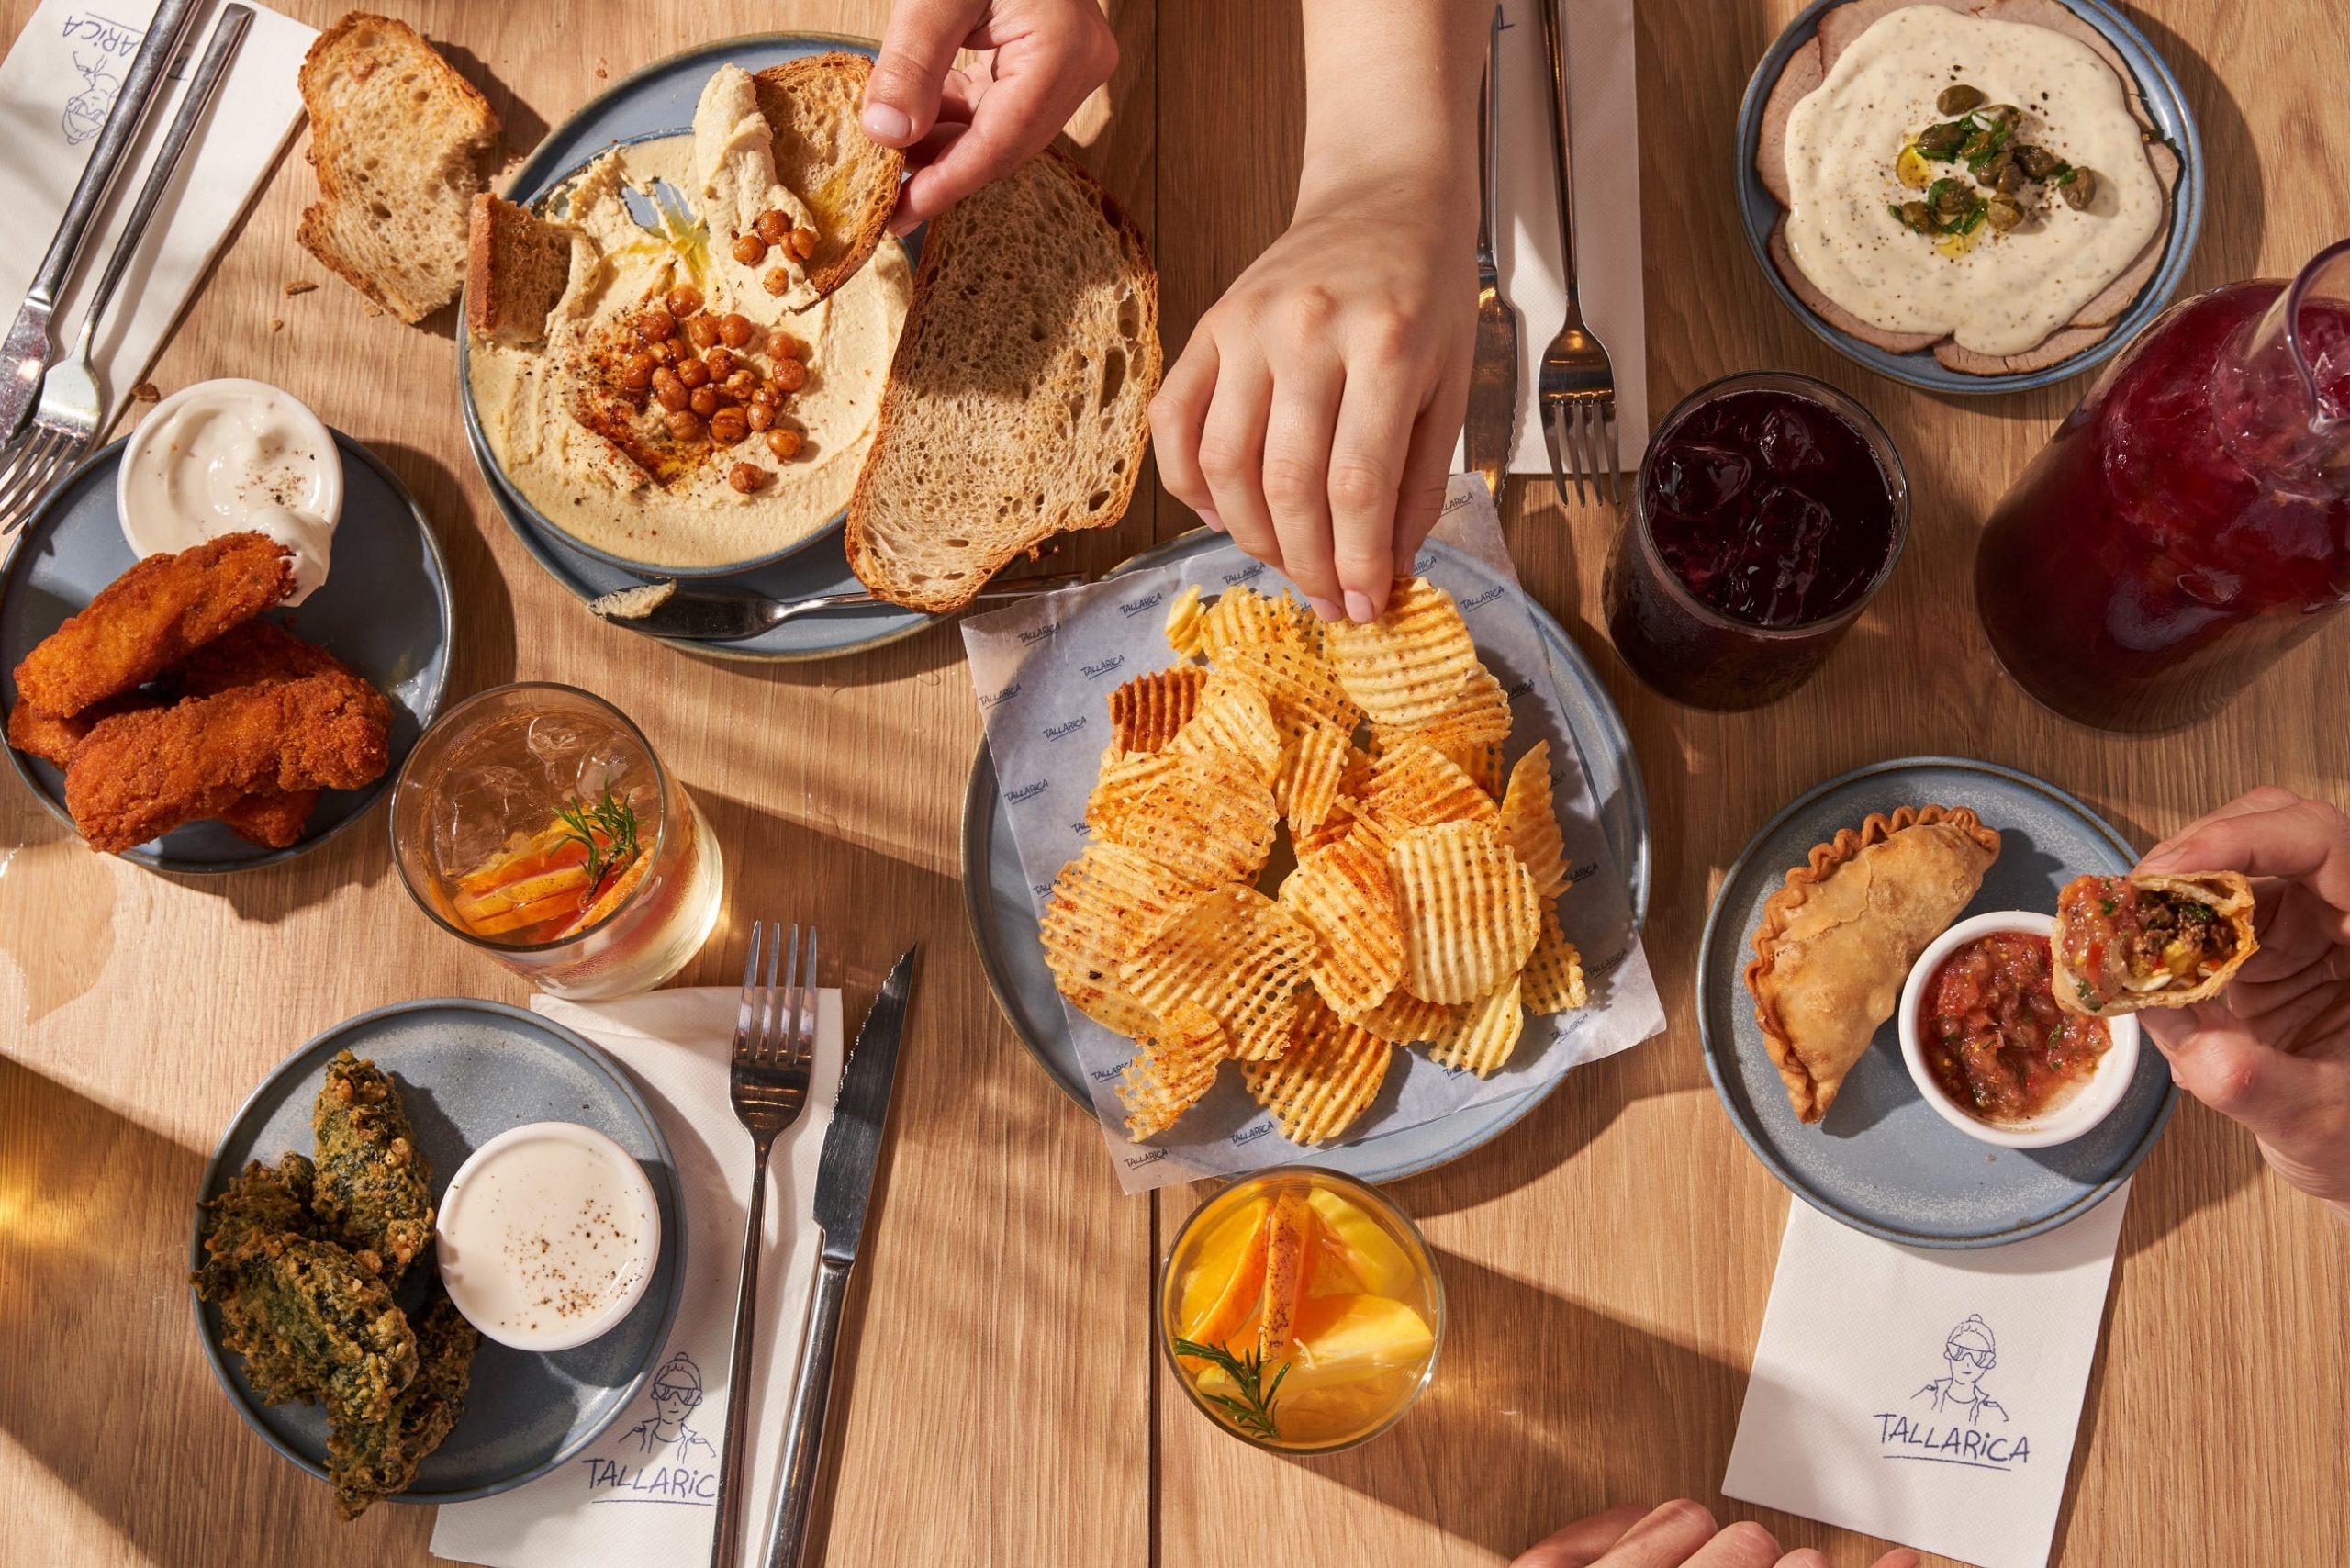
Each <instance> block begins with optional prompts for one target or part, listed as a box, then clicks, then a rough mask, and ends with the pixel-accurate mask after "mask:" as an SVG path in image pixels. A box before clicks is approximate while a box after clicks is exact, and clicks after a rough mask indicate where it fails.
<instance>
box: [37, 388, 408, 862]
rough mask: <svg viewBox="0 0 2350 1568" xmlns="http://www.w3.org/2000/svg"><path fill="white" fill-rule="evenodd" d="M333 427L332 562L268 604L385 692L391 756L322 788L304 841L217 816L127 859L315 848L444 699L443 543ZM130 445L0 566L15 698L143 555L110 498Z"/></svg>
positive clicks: (46, 800) (221, 857) (365, 796)
mask: <svg viewBox="0 0 2350 1568" xmlns="http://www.w3.org/2000/svg"><path fill="white" fill-rule="evenodd" d="M334 439H335V444H336V446H337V447H338V448H340V449H341V454H342V484H343V500H342V521H341V524H340V525H339V526H338V527H337V528H336V529H335V535H334V561H333V565H332V567H331V569H330V571H329V572H328V574H327V580H326V581H325V583H323V584H322V585H320V587H319V591H318V592H316V593H314V594H312V595H311V596H310V597H309V599H308V600H306V601H305V602H304V603H303V604H302V606H301V607H300V608H299V609H295V610H275V611H273V612H272V613H271V615H270V619H271V620H273V621H277V622H283V623H284V624H285V626H286V627H287V628H288V629H289V630H292V631H294V632H297V633H300V634H301V635H302V636H304V637H306V638H308V640H309V641H311V642H313V643H316V644H319V646H320V647H322V648H324V649H326V650H327V651H328V652H329V653H330V654H332V655H335V656H336V657H337V658H339V659H341V660H342V661H343V662H344V663H345V664H347V665H349V666H352V668H353V669H355V670H357V671H358V672H359V673H360V674H362V675H364V676H365V677H366V678H368V679H369V680H371V681H373V682H374V683H375V685H376V687H377V688H378V689H381V690H382V691H383V692H384V694H385V695H386V696H387V697H389V698H390V699H391V700H392V734H391V754H392V760H391V766H390V767H387V768H386V769H385V770H384V776H383V777H382V778H379V779H377V780H376V781H375V783H373V784H370V785H369V786H367V788H365V789H364V790H327V791H326V792H325V793H323V794H321V795H320V796H319V804H318V809H317V810H316V811H314V812H311V813H310V823H309V826H308V829H307V830H306V831H305V832H304V833H303V834H302V837H301V839H300V841H299V842H297V843H296V844H294V845H291V846H288V847H286V848H284V849H264V848H263V847H261V846H259V845H253V844H248V843H246V842H245V841H244V840H243V839H241V838H239V837H238V836H237V835H236V834H233V833H230V832H229V830H228V829H227V828H225V827H223V826H221V825H220V824H219V823H215V822H199V823H188V824H187V825H186V826H185V827H182V828H175V829H173V831H172V832H170V833H167V834H164V835H163V836H162V837H161V838H158V839H155V840H154V841H152V842H151V843H148V844H142V845H140V846H139V847H138V848H136V849H132V850H127V851H125V852H124V854H123V857H122V858H124V859H125V860H129V861H133V862H135V863H137V864H139V865H141V866H145V867H147V868H151V869H152V870H157V871H178V872H207V871H244V870H250V869H252V868H254V867H256V866H272V865H275V864H276V863H277V862H279V861H281V860H290V859H292V858H293V857H295V856H297V855H302V854H306V853H308V851H310V850H313V849H316V848H317V847H318V846H319V845H321V844H324V843H325V842H326V841H327V840H329V839H330V838H332V837H334V836H335V835H336V834H340V833H341V832H343V831H344V830H345V829H347V828H349V827H350V826H351V825H352V824H353V823H356V822H357V821H359V819H360V818H361V817H363V816H364V815H365V814H366V813H367V811H368V808H369V807H371V806H373V805H374V804H375V798H376V797H377V796H378V795H381V794H382V793H383V792H384V790H385V789H386V787H387V786H388V785H389V784H390V783H391V781H392V778H393V776H394V775H395V774H397V773H398V772H399V769H400V763H401V762H402V760H403V759H405V758H406V757H407V756H408V748H409V747H410V746H412V745H415V744H416V737H417V736H418V735H419V734H422V733H423V730H424V727H425V726H426V725H428V724H430V723H431V722H432V716H433V715H434V714H435V713H437V712H438V711H440V708H441V696H442V687H443V685H444V684H445V683H446V681H447V679H448V676H449V634H450V622H451V619H452V617H451V611H450V606H449V580H448V574H447V571H446V569H445V568H444V567H443V566H442V560H441V546H440V545H439V544H438V543H436V542H435V541H434V540H433V537H432V529H431V524H430V523H428V522H427V521H425V518H424V513H423V512H422V511H420V510H418V508H417V504H416V501H415V499H414V498H412V497H411V496H409V494H408V490H407V488H406V487H403V486H402V485H401V484H400V482H399V480H398V479H397V478H396V477H395V476H393V474H392V471H391V470H390V469H388V468H386V467H385V466H384V465H383V464H382V463H380V462H378V461H377V460H376V458H375V454H374V453H371V452H369V451H368V450H367V449H366V448H365V447H364V446H362V445H360V444H359V443H358V442H355V441H353V440H352V439H351V438H350V437H349V436H347V435H344V434H342V433H341V431H337V432H336V433H335V438H334ZM122 447H123V443H122V442H119V441H117V442H115V443H114V444H112V445H111V446H108V447H106V448H105V449H103V450H102V451H100V452H99V453H98V454H96V455H95V456H93V457H92V458H91V459H90V460H89V461H88V462H86V463H84V465H82V466H81V468H79V469H78V470H76V471H75V472H74V473H73V475H72V476H70V477H68V478H67V479H66V480H65V482H64V483H63V484H62V486H60V487H58V488H57V489H56V490H55V491H53V492H51V494H50V498H49V499H48V500H47V501H46V502H45V503H44V504H43V505H42V508H41V510H40V512H39V515H37V516H36V517H34V518H33V520H32V521H30V522H28V523H27V524H26V525H25V530H24V533H23V535H22V536H21V538H20V539H19V540H18V541H17V549H16V553H15V554H13V555H11V556H10V557H9V558H8V563H7V566H6V568H5V570H0V702H6V703H8V704H14V703H15V702H16V700H17V685H16V679H15V677H14V675H13V673H12V672H13V671H14V670H15V669H16V667H17V661H18V660H19V659H21V658H23V657H24V656H25V655H26V654H28V653H29V652H31V650H32V647H33V644H36V643H39V641H40V640H41V639H42V638H44V637H46V636H48V635H49V634H50V633H52V632H54V631H56V630H57V628H58V626H59V625H60V624H61V623H62V622H64V620H65V618H66V617H67V616H69V615H71V614H73V613H74V612H75V611H76V610H80V609H81V608H82V607H83V606H84V605H86V604H88V603H89V602H90V600H91V599H94V598H95V597H96V595H97V592H98V590H99V589H100V588H105V587H106V585H107V584H108V583H110V582H112V581H114V580H115V578H117V577H120V576H121V575H122V574H123V573H125V572H127V571H129V569H130V568H131V566H133V565H134V564H135V563H136V561H137V559H138V558H137V557H136V556H134V555H133V554H131V553H130V546H129V544H127V543H124V542H123V537H122V522H121V518H120V514H119V513H117V511H116V510H115V501H114V484H115V471H116V469H117V467H118V466H119V465H120V464H121V461H122ZM8 757H9V760H10V761H12V762H14V763H15V764H16V767H17V773H18V774H19V775H20V776H21V777H22V778H24V780H25V782H26V783H27V784H28V785H29V786H31V788H32V791H33V793H34V794H35V795H37V796H39V798H40V801H41V803H42V804H43V805H45V806H47V807H48V808H49V809H50V812H52V813H54V814H55V815H56V817H57V819H58V820H59V821H60V822H62V823H65V824H66V825H67V826H69V827H70V826H72V825H73V818H72V817H70V816H69V815H67V813H66V811H65V776H64V774H63V773H62V771H61V770H60V769H58V768H55V767H50V765H49V764H48V763H46V762H40V761H37V760H35V759H34V758H32V757H29V756H24V755H23V754H21V753H19V752H16V751H10V752H9V753H8Z"/></svg>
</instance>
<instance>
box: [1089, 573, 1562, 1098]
mask: <svg viewBox="0 0 2350 1568" xmlns="http://www.w3.org/2000/svg"><path fill="white" fill-rule="evenodd" d="M1167 637H1168V641H1169V643H1170V644H1172V645H1173V647H1174V649H1175V651H1176V652H1177V653H1178V654H1179V655H1182V657H1183V659H1184V661H1185V662H1182V663H1179V664H1176V665H1174V666H1171V667H1169V668H1167V669H1163V670H1158V671H1156V672H1154V673H1152V674H1149V675H1144V676H1137V677H1136V678H1134V679H1133V680H1130V681H1128V682H1126V684H1125V685H1124V686H1122V687H1120V688H1118V689H1117V690H1115V691H1113V692H1112V693H1111V694H1110V727H1111V733H1112V740H1111V745H1110V747H1109V749H1108V750H1107V751H1105V752H1103V753H1102V770H1101V775H1100V778H1098V779H1097V781H1096V782H1095V784H1094V787H1093V793H1092V796H1091V799H1090V800H1089V801H1087V802H1086V809H1085V820H1086V823H1087V826H1088V827H1089V829H1090V830H1091V834H1092V838H1091V842H1090V843H1089V844H1088V845H1087V846H1086V848H1085V851H1084V853H1083V854H1081V855H1080V856H1079V857H1077V858H1076V859H1074V860H1072V861H1070V862H1069V864H1068V865H1067V866H1065V867H1063V868H1062V869H1061V873H1060V876H1059V877H1058V879H1056V880H1055V882H1054V883H1053V891H1052V895H1051V897H1050V898H1049V899H1048V900H1047V901H1046V907H1045V916H1044V925H1043V937H1044V947H1045V958H1046V962H1047V963H1048V964H1049V965H1050V966H1051V968H1052V971H1053V976H1054V980H1055V983H1056V984H1057V985H1058V986H1059V988H1060V991H1061V994H1062V995H1064V996H1066V997H1068V998H1069V1002H1071V1003H1072V1004H1074V1005H1075V1006H1077V1007H1078V1008H1080V1010H1082V1011H1083V1012H1084V1013H1085V1014H1087V1015H1088V1016H1090V1017H1092V1018H1094V1019H1096V1020H1098V1021H1099V1022H1101V1023H1102V1024H1103V1025H1106V1026H1107V1027H1109V1028H1112V1029H1114V1030H1116V1031H1117V1032H1118V1033H1119V1034H1121V1035H1125V1036H1127V1037H1129V1038H1130V1039H1132V1040H1134V1041H1135V1042H1136V1051H1135V1055H1134V1059H1133V1060H1132V1061H1131V1062H1130V1063H1129V1064H1128V1065H1127V1068H1126V1070H1125V1077H1124V1079H1123V1081H1121V1083H1120V1085H1119V1090H1118V1093H1119V1098H1120V1099H1121V1100H1122V1101H1123V1102H1124V1103H1125V1106H1126V1110H1127V1113H1128V1114H1127V1117H1126V1131H1127V1134H1128V1136H1129V1137H1133V1138H1134V1139H1135V1140H1136V1142H1140V1141H1142V1140H1143V1139H1145V1138H1149V1137H1156V1136H1158V1134H1160V1133H1163V1132H1165V1131H1167V1130H1168V1129H1169V1127H1171V1126H1174V1125H1175V1122H1176V1120H1177V1119H1178V1118H1179V1117H1181V1115H1182V1114H1183V1113H1184V1112H1185V1111H1187V1110H1189V1109H1190V1108H1191V1107H1192V1106H1193V1105H1195V1104H1197V1103H1199V1101H1200V1100H1201V1098H1202V1097H1203V1096H1204V1095H1205V1094H1206V1093H1207V1092H1208V1091H1209V1089H1210V1088H1212V1087H1213V1086H1214V1083H1215V1077H1216V1071H1217V1069H1218V1067H1219V1066H1220V1064H1222V1063H1223V1062H1225V1060H1227V1059H1229V1060H1232V1061H1237V1062H1238V1063H1239V1064H1240V1072H1241V1075H1242V1078H1243V1081H1245V1082H1246V1083H1247V1085H1248V1092H1249V1093H1250V1094H1251V1095H1253V1096H1255V1098H1256V1100H1257V1103H1259V1104H1260V1105H1263V1106H1264V1107H1265V1108H1266V1109H1267V1110H1268V1111H1270V1113H1271V1114H1272V1116H1273V1119H1274V1122H1275V1123H1276V1125H1277V1126H1279V1128H1280V1130H1281V1136H1282V1137H1286V1138H1288V1139H1290V1140H1291V1141H1292V1142H1295V1143H1315V1142H1320V1141H1323V1140H1326V1139H1328V1138H1334V1137H1337V1136H1338V1135H1339V1134H1340V1133H1342V1132H1344V1131H1345V1130H1346V1129H1347V1128H1348V1126H1351V1125H1352V1124H1353V1122H1354V1121H1355V1119H1356V1118H1357V1117H1359V1116H1360V1115H1361V1114H1363V1112H1364V1111H1366V1110H1368V1109H1369V1108H1370V1106H1371V1102H1372V1101H1373V1100H1375V1099H1376V1098H1378V1095H1379V1087H1380V1084H1381V1083H1382V1081H1384V1080H1385V1078H1386V1076H1387V1067H1388V1058H1389V1053H1390V1052H1391V1051H1392V1050H1393V1048H1394V1047H1396V1046H1399V1045H1419V1046H1424V1047H1427V1052H1428V1057H1429V1058H1430V1059H1431V1060H1433V1061H1435V1062H1438V1064H1440V1065H1442V1066H1446V1067H1458V1068H1465V1069H1467V1070H1469V1071H1471V1072H1473V1073H1475V1074H1477V1075H1478V1076H1479V1077H1481V1078H1483V1077H1484V1076H1486V1075H1487V1074H1490V1073H1492V1072H1494V1070H1497V1069H1499V1068H1500V1067H1501V1066H1502V1065H1503V1063H1505V1062H1506V1061H1507V1060H1508V1059H1509V1056H1510V1052H1511V1051H1512V1050H1513V1049H1515V1048H1516V1045H1517V1041H1518V1036H1519V1035H1520V1034H1521V1032H1522V1031H1523V1030H1524V1027H1525V1022H1526V1018H1525V1015H1526V1011H1527V1009H1529V1008H1530V1009H1532V1010H1533V1011H1534V1012H1536V1013H1541V1014H1550V1013H1558V1012H1561V1011H1564V1010H1566V1009H1568V1008H1572V1007H1580V1006H1582V1005H1583V1001H1584V991H1583V964H1582V960H1581V958H1580V956H1579V955H1578V954H1577V953H1576V951H1575V948H1574V945H1573V944H1572V943H1571V942H1569V941H1568V940H1567V939H1566V937H1565V935H1564V934H1563V933H1562V932H1561V929H1560V925H1559V916H1558V910H1557V901H1558V898H1559V895H1560V894H1561V892H1563V891H1565V890H1566V886H1567V876H1566V868H1565V865H1564V853H1565V850H1564V844H1563V842H1562V840H1561V836H1560V833H1559V824H1558V819H1557V816H1556V814H1555V813H1554V812H1553V811H1552V809H1551V803H1550V744H1549V743H1548V742H1547V741H1546V742H1542V743H1539V744H1538V745H1535V746H1534V747H1532V748H1531V749H1530V750H1528V751H1527V753H1526V755H1525V756H1522V757H1520V758H1519V759H1518V761H1517V765H1516V767H1513V768H1512V769H1510V771H1509V774H1508V777H1507V778H1506V780H1505V778H1504V777H1503V773H1502V756H1503V750H1504V747H1505V744H1506V743H1507V741H1508V739H1509V728H1510V712H1509V701H1508V698H1507V696H1506V695H1505V693H1504V692H1503V690H1502V687H1501V683H1500V682H1499V681H1497V680H1495V679H1494V677H1493V675H1492V673H1491V672H1490V671H1488V670H1487V669H1486V668H1485V666H1483V664H1482V663H1481V662H1479V660H1478V657H1477V650H1476V647H1475V645H1474V644H1472V642H1471V641H1470V638H1469V628H1468V626H1467V625H1466V624H1465V623H1464V622H1462V620H1461V619H1460V610H1459V609H1458V608H1457V607H1456V606H1455V605H1454V604H1453V602H1452V597H1451V596H1450V595H1449V594H1448V593H1446V592H1445V591H1444V590H1443V589H1441V588H1437V587H1435V586H1434V585H1432V584H1430V583H1429V582H1427V580H1426V579H1425V578H1420V577H1412V578H1408V579H1403V580H1399V581H1398V582H1397V583H1396V585H1395V590H1394V593H1393V596H1392V597H1391V598H1390V599H1389V602H1388V607H1387V612H1386V613H1385V614H1384V615H1383V616H1382V617H1381V618H1380V619H1379V620H1377V621H1375V622H1371V623H1369V624H1367V625H1355V624H1351V623H1348V622H1331V623H1330V624H1328V625H1324V624H1323V623H1322V622H1320V621H1318V620H1316V619H1315V617H1314V615H1313V614H1312V613H1311V612H1310V611H1308V610H1306V609H1305V608H1304V606H1302V605H1299V604H1297V603H1295V602H1294V601H1293V600H1292V599H1290V598H1289V597H1288V595H1287V594H1284V595H1283V596H1282V597H1281V598H1280V599H1268V598H1266V597H1265V596H1264V595H1262V594H1260V593H1258V592H1256V591H1255V590H1254V589H1252V588H1235V589H1232V590H1231V591H1229V592H1227V593H1225V594H1223V595H1222V596H1220V597H1219V598H1218V599H1216V600H1215V601H1214V604H1212V605H1204V606H1203V604H1202V602H1201V596H1200V590H1199V589H1198V588H1196V587H1194V588H1190V589H1188V590H1186V592H1185V593H1184V594H1183V596H1182V597H1181V599H1178V600H1177V601H1176V603H1175V605H1174V607H1173V609H1172V610H1170V611H1169V615H1168V621H1167ZM1198 661H1204V662H1198ZM1284 823H1286V825H1287V827H1288V829H1289V837H1290V843H1291V846H1292V849H1293V850H1294V851H1295V854H1296V859H1297V864H1296V868H1295V869H1293V870H1292V871H1291V872H1290V873H1289V874H1288V875H1287V876H1286V877H1284V878H1283V879H1281V886H1280V888H1279V890H1278V891H1277V893H1276V894H1275V896H1273V897H1270V898H1268V897H1266V896H1265V894H1264V893H1262V892H1261V891H1259V890H1258V888H1257V885H1256V884H1257V881H1258V879H1259V877H1260V876H1261V875H1262V874H1263V872H1264V870H1265V868H1266V866H1267V864H1268V863H1269V862H1270V859H1271V858H1272V855H1273V847H1274V839H1275V836H1276V834H1277V832H1278V830H1279V829H1280V827H1281V826H1282V825H1283V824H1284Z"/></svg>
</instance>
